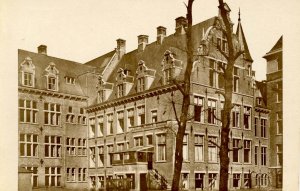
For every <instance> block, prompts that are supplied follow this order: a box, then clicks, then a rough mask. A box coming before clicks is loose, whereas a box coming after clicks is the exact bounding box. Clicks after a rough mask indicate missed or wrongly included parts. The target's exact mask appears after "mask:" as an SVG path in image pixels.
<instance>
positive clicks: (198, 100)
mask: <svg viewBox="0 0 300 191" xmlns="http://www.w3.org/2000/svg"><path fill="white" fill-rule="evenodd" d="M203 109H204V107H203V98H202V97H199V96H194V120H195V121H198V122H204V112H203Z"/></svg>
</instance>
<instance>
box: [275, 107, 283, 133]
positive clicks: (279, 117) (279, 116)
mask: <svg viewBox="0 0 300 191" xmlns="http://www.w3.org/2000/svg"><path fill="white" fill-rule="evenodd" d="M276 119H277V121H276V128H277V135H282V132H283V130H282V113H281V112H277V113H276Z"/></svg>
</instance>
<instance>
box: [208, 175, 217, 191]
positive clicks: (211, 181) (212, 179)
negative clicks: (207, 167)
mask: <svg viewBox="0 0 300 191" xmlns="http://www.w3.org/2000/svg"><path fill="white" fill-rule="evenodd" d="M208 186H209V188H210V189H214V188H217V173H208Z"/></svg>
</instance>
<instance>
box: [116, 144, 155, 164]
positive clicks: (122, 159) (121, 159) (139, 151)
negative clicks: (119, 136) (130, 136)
mask: <svg viewBox="0 0 300 191" xmlns="http://www.w3.org/2000/svg"><path fill="white" fill-rule="evenodd" d="M153 151H154V148H153V146H145V147H143V146H141V147H134V148H131V149H128V150H126V151H120V152H114V153H112V154H113V160H112V165H129V164H143V163H144V164H148V162H152V161H153V159H152V157H153Z"/></svg>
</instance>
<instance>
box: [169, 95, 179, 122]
mask: <svg viewBox="0 0 300 191" xmlns="http://www.w3.org/2000/svg"><path fill="white" fill-rule="evenodd" d="M171 103H172V108H173V111H174V114H175V119H176V121H177V123H178V126H179V127H180V120H179V118H178V115H177V111H176V107H175V102H174V101H173V100H172V101H171Z"/></svg>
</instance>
